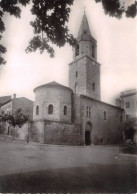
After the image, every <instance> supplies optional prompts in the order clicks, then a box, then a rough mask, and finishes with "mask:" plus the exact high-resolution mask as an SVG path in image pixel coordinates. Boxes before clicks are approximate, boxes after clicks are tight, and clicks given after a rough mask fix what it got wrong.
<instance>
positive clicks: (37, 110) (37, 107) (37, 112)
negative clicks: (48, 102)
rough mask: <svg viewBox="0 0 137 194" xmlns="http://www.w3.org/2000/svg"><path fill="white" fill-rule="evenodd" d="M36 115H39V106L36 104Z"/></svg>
mask: <svg viewBox="0 0 137 194" xmlns="http://www.w3.org/2000/svg"><path fill="white" fill-rule="evenodd" d="M36 115H39V106H38V105H37V106H36Z"/></svg>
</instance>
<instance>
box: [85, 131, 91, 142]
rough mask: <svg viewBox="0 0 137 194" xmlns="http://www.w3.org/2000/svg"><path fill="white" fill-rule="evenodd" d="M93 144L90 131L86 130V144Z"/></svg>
mask: <svg viewBox="0 0 137 194" xmlns="http://www.w3.org/2000/svg"><path fill="white" fill-rule="evenodd" d="M90 144H91V137H90V131H85V145H90Z"/></svg>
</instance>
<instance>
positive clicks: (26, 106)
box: [0, 94, 33, 118]
mask: <svg viewBox="0 0 137 194" xmlns="http://www.w3.org/2000/svg"><path fill="white" fill-rule="evenodd" d="M0 99H6V101H4V100H3V101H1V102H3V103H1V106H0V111H1V113H2V112H3V113H6V114H13V113H14V112H15V111H16V110H17V109H19V108H21V109H22V111H23V113H25V114H29V115H30V117H31V118H32V115H33V101H31V100H29V99H27V98H25V97H20V98H16V94H14V95H13V98H11V96H10V97H8V98H5V97H0Z"/></svg>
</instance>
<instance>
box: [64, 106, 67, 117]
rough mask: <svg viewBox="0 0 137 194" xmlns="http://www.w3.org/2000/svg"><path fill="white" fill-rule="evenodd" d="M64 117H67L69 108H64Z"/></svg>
mask: <svg viewBox="0 0 137 194" xmlns="http://www.w3.org/2000/svg"><path fill="white" fill-rule="evenodd" d="M64 115H67V106H64Z"/></svg>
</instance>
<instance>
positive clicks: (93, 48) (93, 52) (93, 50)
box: [92, 45, 95, 58]
mask: <svg viewBox="0 0 137 194" xmlns="http://www.w3.org/2000/svg"><path fill="white" fill-rule="evenodd" d="M92 57H93V58H95V46H94V45H92Z"/></svg>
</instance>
